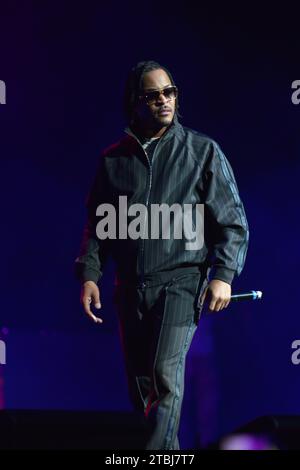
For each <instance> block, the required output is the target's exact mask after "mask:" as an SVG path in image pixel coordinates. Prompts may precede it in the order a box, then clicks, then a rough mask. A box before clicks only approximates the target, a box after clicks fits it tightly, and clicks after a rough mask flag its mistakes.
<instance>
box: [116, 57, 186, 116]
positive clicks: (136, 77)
mask: <svg viewBox="0 0 300 470" xmlns="http://www.w3.org/2000/svg"><path fill="white" fill-rule="evenodd" d="M157 69H162V70H164V71H165V72H166V73H167V75H168V76H169V78H170V81H171V83H172V85H173V86H175V82H174V79H173V77H172V74H171V72H169V70H168V69H167V68H166V67H164V66H163V65H160V64H159V63H158V62H155V61H154V60H145V61H142V62H138V63H137V64H136V65H135V66H134V67H133V68H132V69H131V70H130V72H129V74H128V77H127V80H126V83H125V90H124V96H123V111H124V114H125V116H126V118H127V120H128V122H132V120H133V119H134V108H135V105H136V104H137V101H138V96H139V95H140V93H141V91H142V83H143V78H144V75H145V74H146V73H147V72H151V71H152V70H157ZM178 108H179V104H178V97H177V99H176V102H175V114H177V116H178V117H182V116H181V115H180V114H179V112H178Z"/></svg>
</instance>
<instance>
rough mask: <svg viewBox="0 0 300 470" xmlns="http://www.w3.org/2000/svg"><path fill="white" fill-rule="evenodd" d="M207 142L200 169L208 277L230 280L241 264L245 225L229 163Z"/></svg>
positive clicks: (246, 236) (246, 238)
mask: <svg viewBox="0 0 300 470" xmlns="http://www.w3.org/2000/svg"><path fill="white" fill-rule="evenodd" d="M211 145H212V147H211V148H210V151H209V157H208V159H207V162H206V165H205V169H204V188H205V189H204V194H205V197H204V198H205V206H204V213H205V219H204V230H205V233H206V236H207V237H208V245H209V246H210V253H209V255H210V256H211V258H210V260H209V265H210V267H211V269H210V278H211V279H220V280H222V281H224V282H227V283H228V284H231V282H232V280H233V278H234V276H235V275H237V276H239V275H240V273H241V271H242V269H243V267H244V264H245V258H246V254H247V250H248V244H249V227H248V222H247V219H246V214H245V210H244V206H243V203H242V201H241V198H240V196H239V191H238V188H237V184H236V180H235V177H234V174H233V170H232V168H231V166H230V163H229V162H228V160H227V158H226V157H225V155H224V154H223V152H222V150H221V149H220V147H219V145H218V144H217V143H216V142H212V144H211Z"/></svg>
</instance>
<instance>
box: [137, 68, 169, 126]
mask: <svg viewBox="0 0 300 470" xmlns="http://www.w3.org/2000/svg"><path fill="white" fill-rule="evenodd" d="M170 86H172V83H171V80H170V78H169V76H168V74H167V73H166V72H165V71H164V70H162V69H157V70H152V71H151V72H147V73H146V74H145V75H144V78H143V84H142V87H143V93H144V94H147V92H150V91H155V90H162V89H164V88H167V87H170ZM175 104H176V99H169V98H166V96H165V95H164V94H163V93H160V95H159V97H158V98H157V100H156V101H155V102H154V103H150V104H147V103H146V101H145V100H144V99H142V100H141V101H140V102H139V103H138V105H137V106H136V108H135V111H136V114H137V115H138V120H139V122H140V124H142V126H143V127H145V128H149V129H161V128H162V127H167V126H169V125H170V124H171V122H172V120H173V117H174V113H175Z"/></svg>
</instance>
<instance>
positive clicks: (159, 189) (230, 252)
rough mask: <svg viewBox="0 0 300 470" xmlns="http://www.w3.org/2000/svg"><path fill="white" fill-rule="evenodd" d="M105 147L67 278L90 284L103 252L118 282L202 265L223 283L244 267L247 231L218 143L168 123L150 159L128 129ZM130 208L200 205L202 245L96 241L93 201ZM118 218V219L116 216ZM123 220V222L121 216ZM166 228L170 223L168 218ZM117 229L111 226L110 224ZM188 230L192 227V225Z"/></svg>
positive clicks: (97, 272)
mask: <svg viewBox="0 0 300 470" xmlns="http://www.w3.org/2000/svg"><path fill="white" fill-rule="evenodd" d="M125 132H126V136H124V138H122V139H121V140H120V141H118V142H117V143H116V144H113V145H111V146H110V147H108V148H107V149H105V150H104V151H103V152H102V154H101V157H100V159H99V166H98V170H97V172H96V176H95V178H94V182H93V184H92V187H91V189H90V191H89V194H88V196H87V199H86V207H87V221H86V225H85V228H84V233H83V238H82V243H81V247H80V252H79V256H78V257H77V258H76V260H75V275H76V277H77V278H78V279H80V280H81V282H84V281H86V280H92V281H94V282H98V281H99V279H100V278H101V276H102V274H103V266H104V265H105V262H106V259H107V257H108V256H109V255H112V257H113V259H114V260H115V262H116V267H117V273H118V276H119V278H120V279H124V280H125V279H129V278H134V279H135V278H137V279H138V282H139V281H140V282H143V276H144V274H147V273H155V272H159V271H165V270H170V269H173V268H180V267H183V268H184V267H206V266H209V267H210V272H211V279H220V280H223V281H225V282H227V283H229V284H230V283H231V282H232V280H233V278H234V275H239V274H240V273H241V271H242V269H243V266H244V263H245V257H246V253H247V249H248V240H249V230H248V223H247V219H246V215H245V211H244V207H243V204H242V201H241V199H240V196H239V192H238V188H237V184H236V181H235V177H234V174H233V171H232V168H231V166H230V164H229V162H228V160H227V159H226V157H225V156H224V154H223V152H222V151H221V149H220V147H219V145H218V144H217V143H216V142H215V141H213V140H212V139H210V138H209V137H207V136H204V135H202V134H200V133H199V132H196V131H194V130H192V129H189V128H187V127H184V126H182V125H181V124H180V123H179V122H178V119H177V116H176V115H175V117H174V120H173V123H172V124H171V125H170V126H169V128H168V129H167V131H166V132H165V133H164V134H163V136H162V137H161V138H160V139H159V141H158V144H157V146H156V148H155V150H154V154H153V156H152V161H150V159H149V158H148V155H147V153H146V152H145V150H144V149H143V147H142V145H141V142H140V141H139V139H138V138H137V136H136V135H134V134H133V132H132V130H131V129H130V128H129V127H127V128H126V129H125ZM120 195H123V196H127V204H128V207H129V206H130V205H131V204H133V203H142V204H144V205H146V206H147V207H148V208H149V207H150V204H153V203H156V204H162V203H166V204H168V205H169V206H171V205H172V204H174V203H179V204H181V205H182V204H192V207H193V217H194V216H195V206H196V204H204V243H203V246H202V248H200V249H197V250H186V249H185V246H186V245H185V243H186V240H185V239H184V237H182V238H181V239H175V238H174V237H172V233H173V232H172V227H171V230H170V234H171V236H170V238H169V239H162V238H161V237H159V238H158V239H152V238H148V239H147V238H145V237H144V238H141V237H140V238H138V239H136V240H133V239H131V238H129V237H127V238H124V239H120V238H119V236H118V228H117V231H116V233H117V237H116V239H111V238H107V239H105V240H100V239H99V238H98V236H97V234H96V225H97V223H98V222H99V220H100V218H99V217H98V216H96V208H97V206H98V205H99V204H102V203H109V204H113V206H114V207H115V208H116V209H117V208H118V204H119V203H118V200H119V199H118V196H120ZM117 220H118V216H117ZM127 220H128V222H130V217H128V219H127ZM171 224H172V221H171ZM117 225H118V222H117ZM193 228H194V224H193Z"/></svg>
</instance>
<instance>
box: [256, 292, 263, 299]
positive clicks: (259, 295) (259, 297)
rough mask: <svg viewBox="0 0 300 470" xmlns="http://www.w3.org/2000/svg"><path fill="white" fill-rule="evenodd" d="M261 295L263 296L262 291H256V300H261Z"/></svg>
mask: <svg viewBox="0 0 300 470" xmlns="http://www.w3.org/2000/svg"><path fill="white" fill-rule="evenodd" d="M262 294H263V293H262V291H260V290H257V291H256V295H257V298H258V299H261V298H262Z"/></svg>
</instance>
